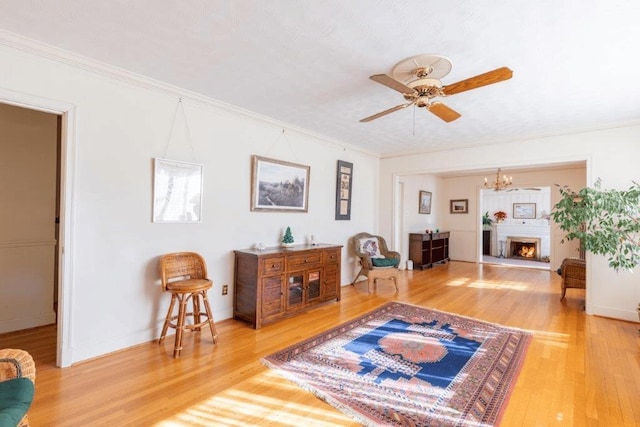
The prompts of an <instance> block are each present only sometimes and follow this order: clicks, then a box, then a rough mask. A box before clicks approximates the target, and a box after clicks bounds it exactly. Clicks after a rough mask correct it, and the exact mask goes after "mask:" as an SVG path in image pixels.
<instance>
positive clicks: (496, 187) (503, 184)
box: [484, 168, 513, 191]
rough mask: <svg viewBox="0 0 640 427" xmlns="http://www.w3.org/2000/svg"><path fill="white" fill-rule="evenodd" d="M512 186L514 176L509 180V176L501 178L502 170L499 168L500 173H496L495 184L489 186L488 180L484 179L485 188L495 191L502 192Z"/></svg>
mask: <svg viewBox="0 0 640 427" xmlns="http://www.w3.org/2000/svg"><path fill="white" fill-rule="evenodd" d="M512 184H513V177H512V176H510V177H508V178H507V175H502V177H500V168H498V172H496V180H495V181H493V183H491V184H489V181H488V180H487V178H485V179H484V186H485V187H486V188H492V189H493V191H502V190H504V189H505V188H507V187H510V186H511V185H512Z"/></svg>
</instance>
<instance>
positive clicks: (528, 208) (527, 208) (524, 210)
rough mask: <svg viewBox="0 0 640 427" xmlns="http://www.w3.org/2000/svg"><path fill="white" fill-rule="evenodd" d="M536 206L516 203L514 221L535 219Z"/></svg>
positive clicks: (514, 205)
mask: <svg viewBox="0 0 640 427" xmlns="http://www.w3.org/2000/svg"><path fill="white" fill-rule="evenodd" d="M535 218H536V204H535V203H514V204H513V219H535Z"/></svg>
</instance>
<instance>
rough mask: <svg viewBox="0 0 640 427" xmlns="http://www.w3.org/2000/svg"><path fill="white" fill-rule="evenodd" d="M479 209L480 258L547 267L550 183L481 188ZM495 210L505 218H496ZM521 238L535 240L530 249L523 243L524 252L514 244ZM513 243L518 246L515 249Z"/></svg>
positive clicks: (511, 264)
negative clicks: (504, 187)
mask: <svg viewBox="0 0 640 427" xmlns="http://www.w3.org/2000/svg"><path fill="white" fill-rule="evenodd" d="M480 212H481V215H482V217H483V218H482V224H483V225H482V252H481V259H480V261H481V262H483V263H488V264H501V265H510V266H520V267H529V268H539V269H543V270H550V269H551V226H550V219H549V214H550V212H551V188H550V187H548V186H540V187H527V188H510V189H509V190H502V191H495V190H492V189H481V190H480ZM496 212H501V213H503V214H504V216H505V217H506V218H504V219H503V220H501V221H498V220H497V219H496V215H495V214H496ZM501 216H502V215H501ZM488 222H489V223H490V224H487V223H488ZM522 241H527V242H529V241H531V242H536V244H535V246H533V247H534V249H533V251H530V250H529V246H527V251H526V252H527V253H525V254H523V253H522V247H520V248H518V245H517V242H522ZM512 242H516V245H514V244H513V243H512ZM514 247H515V248H516V249H518V250H517V251H515V252H514ZM530 255H531V256H530Z"/></svg>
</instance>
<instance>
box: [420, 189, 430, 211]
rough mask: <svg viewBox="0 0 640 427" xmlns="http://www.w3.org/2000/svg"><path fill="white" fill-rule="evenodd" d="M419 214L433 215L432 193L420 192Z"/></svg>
mask: <svg viewBox="0 0 640 427" xmlns="http://www.w3.org/2000/svg"><path fill="white" fill-rule="evenodd" d="M418 213H421V214H430V213H431V192H430V191H422V190H420V195H419V196H418Z"/></svg>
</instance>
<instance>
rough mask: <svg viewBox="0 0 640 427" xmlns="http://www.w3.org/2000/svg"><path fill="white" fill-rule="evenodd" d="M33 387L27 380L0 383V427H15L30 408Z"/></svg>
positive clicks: (20, 379) (11, 380) (14, 379)
mask: <svg viewBox="0 0 640 427" xmlns="http://www.w3.org/2000/svg"><path fill="white" fill-rule="evenodd" d="M33 393H34V387H33V383H32V382H31V380H30V379H29V378H25V377H22V378H13V379H10V380H7V381H3V382H0V427H5V426H11V427H15V426H17V425H18V424H19V423H20V420H22V417H24V416H25V414H26V413H27V411H28V410H29V406H31V401H32V400H33Z"/></svg>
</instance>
